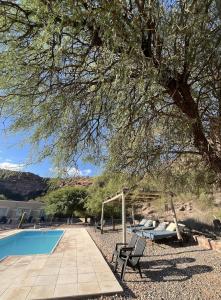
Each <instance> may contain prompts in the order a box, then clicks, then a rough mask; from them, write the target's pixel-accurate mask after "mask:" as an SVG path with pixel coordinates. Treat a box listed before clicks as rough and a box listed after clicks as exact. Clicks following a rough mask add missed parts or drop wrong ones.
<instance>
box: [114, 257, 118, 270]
mask: <svg viewBox="0 0 221 300" xmlns="http://www.w3.org/2000/svg"><path fill="white" fill-rule="evenodd" d="M117 266H118V263H117V258H116V260H115V264H114V272H116V271H117Z"/></svg>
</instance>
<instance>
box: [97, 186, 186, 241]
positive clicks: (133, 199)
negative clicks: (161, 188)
mask: <svg viewBox="0 0 221 300" xmlns="http://www.w3.org/2000/svg"><path fill="white" fill-rule="evenodd" d="M163 194H164V195H166V196H169V197H170V203H171V209H172V212H173V217H174V223H175V224H176V232H177V238H178V240H181V239H182V237H181V234H180V231H179V227H178V223H177V217H176V212H175V208H174V205H173V196H174V194H173V193H172V192H168V193H163V192H145V191H139V192H133V191H130V190H129V189H123V190H122V191H121V192H119V193H118V194H117V195H115V196H113V197H111V198H108V199H106V200H104V201H103V202H102V210H101V233H102V232H103V226H104V205H105V204H107V203H110V202H112V201H116V200H118V201H120V200H121V206H122V242H123V243H126V203H127V204H132V217H133V221H134V212H133V205H134V204H138V203H140V204H141V203H144V202H150V201H152V200H154V199H156V198H158V197H160V196H162V195H163Z"/></svg>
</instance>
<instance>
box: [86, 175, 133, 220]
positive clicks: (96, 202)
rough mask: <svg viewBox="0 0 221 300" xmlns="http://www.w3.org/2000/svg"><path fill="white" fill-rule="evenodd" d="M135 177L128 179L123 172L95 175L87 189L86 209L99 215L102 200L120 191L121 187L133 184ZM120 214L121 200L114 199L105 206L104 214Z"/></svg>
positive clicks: (117, 215)
mask: <svg viewBox="0 0 221 300" xmlns="http://www.w3.org/2000/svg"><path fill="white" fill-rule="evenodd" d="M134 183H135V179H131V178H130V179H129V178H128V177H127V176H126V175H123V174H113V173H111V174H110V173H104V174H103V175H101V176H99V177H97V178H96V179H95V181H94V183H93V185H91V186H90V187H89V189H88V192H89V197H88V199H87V203H86V207H87V210H88V211H89V212H90V213H91V214H92V215H95V216H100V214H101V207H102V201H104V200H105V199H107V198H109V197H111V196H114V195H116V194H117V193H120V192H121V191H122V189H123V188H125V187H130V186H132V185H134ZM120 214H121V201H117V200H116V201H114V202H112V203H108V204H106V206H105V216H116V217H119V216H120Z"/></svg>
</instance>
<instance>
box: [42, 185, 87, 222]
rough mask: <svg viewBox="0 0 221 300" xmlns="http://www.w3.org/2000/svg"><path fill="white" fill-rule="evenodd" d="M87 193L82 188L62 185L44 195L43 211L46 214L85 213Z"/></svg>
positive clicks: (70, 214) (80, 214)
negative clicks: (62, 186) (44, 204)
mask: <svg viewBox="0 0 221 300" xmlns="http://www.w3.org/2000/svg"><path fill="white" fill-rule="evenodd" d="M87 195H88V193H87V191H86V190H85V189H84V188H78V187H64V188H60V189H57V190H55V191H52V192H49V193H48V194H46V195H45V196H44V198H43V199H44V202H45V203H46V208H45V211H46V213H47V214H48V215H63V216H68V217H72V216H73V215H74V216H81V217H84V216H85V215H86V211H85V208H84V205H85V199H86V197H87Z"/></svg>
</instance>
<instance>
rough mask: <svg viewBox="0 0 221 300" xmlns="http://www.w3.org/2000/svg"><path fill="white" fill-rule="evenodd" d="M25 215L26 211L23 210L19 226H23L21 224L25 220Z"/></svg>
mask: <svg viewBox="0 0 221 300" xmlns="http://www.w3.org/2000/svg"><path fill="white" fill-rule="evenodd" d="M25 215H26V212H23V214H22V216H21V220H20V222H19V225H18V228H21V225H22V223H23V221H24V218H25Z"/></svg>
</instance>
